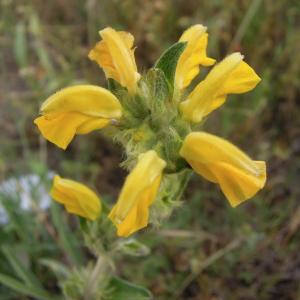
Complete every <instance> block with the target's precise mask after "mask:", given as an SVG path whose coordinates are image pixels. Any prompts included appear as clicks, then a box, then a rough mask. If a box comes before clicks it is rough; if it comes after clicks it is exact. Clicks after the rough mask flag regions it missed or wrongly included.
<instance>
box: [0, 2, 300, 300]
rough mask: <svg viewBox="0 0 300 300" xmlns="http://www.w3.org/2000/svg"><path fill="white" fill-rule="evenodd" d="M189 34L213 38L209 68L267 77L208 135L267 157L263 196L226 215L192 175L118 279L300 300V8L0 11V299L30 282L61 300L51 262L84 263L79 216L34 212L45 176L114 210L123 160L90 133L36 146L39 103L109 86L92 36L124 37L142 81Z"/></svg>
mask: <svg viewBox="0 0 300 300" xmlns="http://www.w3.org/2000/svg"><path fill="white" fill-rule="evenodd" d="M196 23H202V24H204V25H206V26H207V27H208V32H209V50H208V53H209V55H210V56H211V57H214V58H217V59H218V60H220V59H222V58H223V57H224V56H225V55H226V54H228V53H230V52H233V51H240V52H242V53H243V54H244V55H245V61H246V62H248V63H249V64H250V65H251V66H252V67H253V68H254V69H255V70H256V71H257V73H258V74H259V75H260V76H261V77H262V79H263V81H262V82H261V84H260V85H259V86H258V87H257V88H256V89H255V90H254V91H252V92H250V93H247V94H244V95H239V96H230V97H229V101H227V103H226V105H225V106H223V107H222V108H220V109H219V110H218V111H216V112H214V113H213V114H212V115H211V116H210V118H209V119H208V120H207V122H206V124H205V130H207V131H208V132H211V133H215V134H218V135H219V136H222V137H225V138H228V139H230V140H231V141H232V142H234V143H235V144H236V145H239V146H240V147H241V148H242V149H244V150H246V152H248V153H249V154H250V155H251V156H252V157H253V158H256V159H259V160H266V161H267V165H268V181H267V185H266V187H265V189H264V190H263V191H262V192H260V193H259V194H258V195H257V196H256V197H255V198H254V199H252V200H251V201H249V202H248V203H246V204H244V205H242V206H240V207H238V208H237V209H232V208H230V206H229V204H228V203H227V201H226V199H225V198H224V196H223V195H222V194H221V192H220V191H219V190H218V188H217V186H215V185H213V184H210V183H208V182H206V181H205V180H203V179H202V178H200V177H198V176H194V178H193V179H192V181H191V182H190V184H189V186H188V188H187V191H186V193H185V197H184V202H183V205H182V206H181V207H179V208H178V209H177V210H176V211H175V212H174V214H173V216H172V217H171V218H170V220H169V221H168V222H167V223H166V224H163V225H162V228H160V229H159V230H157V229H155V228H149V229H147V230H146V234H143V233H142V234H140V239H141V240H142V241H144V242H145V243H146V244H147V245H148V246H150V247H151V249H152V252H151V255H149V256H147V257H143V258H132V257H128V258H126V259H124V258H123V259H122V260H121V261H119V262H118V273H119V274H120V275H121V276H122V277H124V278H126V279H128V280H130V281H133V282H135V283H138V284H141V285H145V286H147V287H148V288H149V289H150V290H151V291H152V292H153V294H154V296H155V299H159V300H168V299H191V300H192V299H193V300H200V299H201V300H221V299H233V300H235V299H239V300H257V299H260V300H267V299H268V300H269V299H270V300H271V299H281V300H296V299H300V284H299V282H300V184H299V177H300V159H299V157H300V2H299V0H294V1H293V0H286V1H281V0H223V1H221V0H209V1H208V0H206V1H200V0H198V1H197V0H165V1H162V0H151V1H150V0H149V1H147V0H87V1H79V0H73V1H71V0H52V1H41V0H30V1H29V0H27V1H25V0H24V1H22V0H16V1H13V0H1V1H0V128H1V142H0V201H1V202H0V205H1V207H2V209H0V221H1V225H0V247H1V249H0V282H4V281H5V282H6V285H7V283H10V284H11V286H13V287H14V289H15V290H12V289H9V288H7V287H6V286H4V285H1V284H0V299H32V298H30V297H29V296H25V294H29V295H30V293H29V292H28V290H27V291H26V292H25V290H24V287H26V288H27V289H30V286H31V284H32V283H33V282H36V281H37V280H36V279H37V278H38V282H37V283H36V284H37V285H43V288H42V287H41V289H43V290H47V291H48V292H50V293H54V294H55V293H59V285H58V282H57V279H56V277H55V275H54V273H55V272H53V269H55V266H54V265H53V261H55V260H58V261H61V262H64V263H65V264H66V265H69V266H75V265H80V264H82V263H83V264H84V263H85V261H86V259H87V257H88V255H89V254H88V253H87V251H86V249H84V248H83V247H82V246H80V245H81V244H82V237H81V235H80V232H79V231H78V226H77V223H76V218H74V217H72V216H67V215H65V214H64V213H63V210H62V208H61V207H60V206H57V205H53V206H51V208H50V209H47V210H45V209H44V207H43V205H41V203H40V200H41V199H42V198H43V199H44V198H45V199H44V200H45V201H46V202H47V201H48V200H49V199H48V198H47V196H46V195H47V193H48V190H49V172H55V173H57V172H58V173H59V174H60V175H62V176H64V177H70V178H72V179H75V180H80V181H83V182H85V183H87V184H89V185H90V186H91V187H94V188H95V189H96V190H97V191H98V192H99V193H100V194H101V195H103V196H104V197H106V198H107V199H112V200H114V199H115V198H116V197H117V195H118V192H119V190H120V187H121V184H122V182H123V178H124V176H125V175H126V174H125V172H124V171H122V170H121V169H120V168H119V163H120V162H121V160H122V153H121V152H120V149H118V148H117V147H116V146H114V145H113V144H112V143H110V142H109V141H107V140H106V139H105V137H103V136H101V134H99V133H97V132H94V133H92V134H90V135H89V136H79V137H76V139H75V140H74V141H73V143H72V144H71V146H70V147H69V149H68V151H66V152H63V151H61V150H60V149H58V148H56V147H54V146H53V145H51V144H49V143H47V142H46V141H45V140H43V139H42V138H41V137H40V135H39V133H38V131H37V129H36V128H35V126H34V125H33V119H34V118H35V117H36V116H37V114H38V110H39V106H40V104H41V103H42V102H43V101H44V100H45V99H46V98H47V97H48V96H49V95H50V94H51V93H53V92H54V91H56V90H57V89H59V88H62V87H65V86H67V85H71V84H74V83H80V82H89V83H92V84H98V85H103V86H105V80H104V75H103V72H102V71H101V70H100V69H99V68H98V67H97V65H96V64H94V63H92V62H91V61H89V60H88V58H87V53H88V51H89V50H90V49H91V47H92V46H93V45H94V44H95V42H96V41H97V40H98V38H99V37H98V33H97V32H98V30H99V29H102V28H104V27H105V26H112V27H114V28H116V29H121V30H126V31H130V32H131V33H132V34H133V35H134V36H135V44H136V45H137V49H136V52H135V53H136V59H137V63H138V67H139V70H140V72H142V71H143V70H146V69H147V68H149V67H150V66H152V65H153V63H154V62H155V60H156V59H157V58H158V57H159V56H160V54H161V53H162V52H163V50H164V49H166V48H167V47H169V46H170V45H171V44H173V43H174V42H175V41H176V40H177V39H178V38H179V36H180V34H181V33H182V31H183V30H184V29H186V28H187V27H188V26H190V25H193V24H196ZM22 180H23V181H22ZM24 181H25V184H24ZM7 186H10V190H9V189H8V188H7ZM24 186H26V187H24ZM24 189H25V190H26V191H25V192H26V193H27V194H26V195H27V196H26V197H27V198H26V201H27V204H26V205H27V206H26V205H25V204H24V203H23V202H24V201H25V200H24ZM7 190H9V191H7ZM22 203H23V204H22ZM24 206H26V207H25V209H24ZM46 206H47V205H46ZM19 263H20V264H19ZM50 265H51V266H50ZM49 266H50V267H49ZM30 270H31V271H30ZM28 278H30V279H28ZM21 283H22V284H23V285H22V284H21ZM18 284H19V285H18ZM8 285H9V284H8ZM22 289H23V290H22ZM16 290H18V292H17V291H16ZM36 298H37V299H39V297H36ZM120 300H126V299H120ZM128 300H130V299H128Z"/></svg>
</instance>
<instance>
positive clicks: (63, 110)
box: [35, 25, 266, 236]
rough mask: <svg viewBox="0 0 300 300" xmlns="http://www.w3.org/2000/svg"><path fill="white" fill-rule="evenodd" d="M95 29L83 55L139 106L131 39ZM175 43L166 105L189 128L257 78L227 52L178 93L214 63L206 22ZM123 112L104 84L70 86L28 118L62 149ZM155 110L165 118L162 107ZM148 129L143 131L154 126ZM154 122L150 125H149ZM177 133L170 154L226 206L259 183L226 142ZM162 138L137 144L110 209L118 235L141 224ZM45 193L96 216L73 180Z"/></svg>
mask: <svg viewBox="0 0 300 300" xmlns="http://www.w3.org/2000/svg"><path fill="white" fill-rule="evenodd" d="M99 34H100V36H101V38H102V40H101V41H100V42H98V43H97V44H96V46H95V47H94V49H92V50H91V51H90V53H89V58H90V59H91V60H94V61H96V62H97V63H98V64H99V65H100V67H102V68H103V70H104V72H105V75H106V77H107V78H108V79H114V80H115V81H117V82H118V83H119V84H120V85H121V86H122V87H123V88H125V89H127V91H128V94H130V96H131V97H135V95H138V97H136V99H135V103H138V102H137V99H142V97H143V94H142V90H141V89H140V88H139V80H140V78H141V75H140V74H139V73H138V71H137V67H136V63H135V59H134V48H133V42H134V38H133V36H132V35H131V34H130V33H127V32H123V31H119V32H118V31H115V30H114V29H112V28H106V29H104V30H102V31H100V32H99ZM179 41H180V42H186V47H185V49H184V50H183V52H182V54H181V55H180V57H179V60H178V63H177V67H176V72H175V79H174V88H175V89H177V90H178V93H174V95H175V96H176V97H179V101H173V102H172V103H174V105H178V107H177V106H176V109H175V111H177V112H179V113H178V116H177V117H178V118H180V120H181V122H183V123H185V124H187V126H186V128H193V127H194V125H197V124H198V123H199V122H201V121H202V120H203V118H205V117H206V116H207V115H208V114H209V113H211V112H212V111H214V110H215V109H217V108H218V107H220V106H221V105H222V104H223V103H224V102H225V101H226V99H227V97H228V95H229V94H240V93H244V92H247V91H250V90H251V89H253V88H254V87H255V86H256V85H257V83H258V82H259V81H260V78H259V77H258V76H257V74H256V73H255V71H254V70H253V69H252V68H251V67H250V66H249V65H248V64H247V63H246V62H244V61H243V58H244V57H243V56H242V55H241V54H240V53H233V54H231V55H229V56H227V57H226V58H225V59H224V60H222V61H221V62H220V63H218V64H216V65H215V66H214V67H213V68H212V70H211V71H210V72H209V73H208V75H207V76H206V78H205V79H204V80H203V81H201V82H200V83H199V84H198V85H197V86H196V87H195V88H194V90H193V91H192V92H191V93H190V94H188V95H187V96H186V97H185V98H183V97H184V95H186V92H185V89H186V88H187V87H188V86H189V85H190V83H191V82H192V80H194V79H195V78H196V76H197V75H198V73H199V71H200V67H201V66H211V65H213V64H214V63H215V60H214V59H212V58H209V57H208V56H207V54H206V49H207V42H208V34H207V32H206V27H204V26H202V25H195V26H192V27H190V28H189V29H187V30H186V31H185V32H184V33H183V35H182V36H181V38H180V40H179ZM178 95H179V96H178ZM175 96H174V97H175ZM130 99H131V98H130ZM154 100H155V99H154ZM177 100H178V99H177ZM127 105H128V103H127ZM135 105H136V104H135ZM137 105H138V104H137ZM125 109H126V108H125V107H122V102H121V99H117V98H116V96H115V95H114V94H113V93H112V92H110V91H108V90H106V89H104V88H101V87H96V86H92V85H81V86H73V87H69V88H66V89H63V90H61V91H59V92H58V93H56V94H54V95H53V96H51V97H49V98H48V99H47V100H46V101H45V102H44V103H43V105H42V107H41V116H40V117H38V118H37V119H36V120H35V123H36V125H37V126H38V128H39V129H40V131H41V133H42V135H43V136H44V137H45V138H46V139H48V140H49V141H51V142H52V143H54V144H56V145H57V146H59V147H61V148H63V149H65V148H66V147H67V146H68V144H69V143H70V142H71V140H72V139H73V138H74V136H75V135H76V134H86V133H89V132H91V131H93V130H98V129H101V128H103V127H105V126H109V125H112V126H113V125H114V124H116V123H118V122H122V121H123V122H126V119H122V118H123V115H124V110H125ZM149 113H151V112H149ZM161 113H162V114H163V113H165V114H166V116H167V114H168V113H169V112H168V109H167V107H166V109H165V111H162V112H161ZM124 120H125V121H124ZM147 120H151V122H154V121H153V120H156V118H155V116H149V118H145V117H143V119H142V120H140V122H141V123H143V122H148V121H147ZM165 120H168V118H165ZM146 125H147V124H146ZM147 126H148V127H149V128H150V127H151V126H153V124H151V125H147ZM147 126H145V127H147ZM159 126H160V124H154V126H153V128H159ZM170 128H171V126H170ZM171 129H172V130H174V128H171ZM166 130H167V128H166ZM137 132H139V131H137ZM183 132H184V131H183ZM142 136H143V134H142ZM178 136H180V138H181V141H180V147H179V148H178V154H176V155H177V156H178V159H185V160H186V161H187V163H188V164H189V165H190V167H191V168H193V169H194V170H195V172H196V173H198V174H200V175H201V176H203V177H204V178H206V179H207V180H209V181H211V182H214V183H216V184H218V185H219V186H220V188H221V190H222V191H223V193H224V194H225V196H226V197H227V199H228V200H229V202H230V204H231V205H232V206H236V205H238V204H240V203H241V202H243V201H245V200H247V199H249V198H250V197H252V196H254V195H255V194H256V193H257V191H259V190H260V189H261V188H262V187H263V186H264V184H265V180H266V167H265V163H264V162H262V161H253V160H252V159H251V158H249V156H247V155H246V154H245V153H243V152H242V151H241V150H240V149H238V148H237V147H236V146H234V145H232V144H231V143H230V142H228V141H226V140H224V139H222V138H219V137H216V136H214V135H211V134H208V133H204V132H201V131H200V132H199V131H196V132H193V131H190V132H189V133H188V134H187V135H186V133H185V136H181V135H180V133H179V132H178V133H177V135H176V137H177V139H178ZM157 138H158V139H159V137H157ZM142 141H143V138H141V140H136V141H135V142H136V143H137V144H138V143H140V142H142ZM164 143H167V140H166V139H162V140H157V146H152V148H148V149H147V147H145V146H143V147H142V148H141V149H145V148H146V150H145V151H143V153H140V155H139V156H138V157H136V158H135V160H136V164H135V166H134V167H132V168H131V172H130V174H129V175H128V177H127V178H126V180H125V184H124V186H123V188H122V190H121V192H120V195H119V199H118V201H117V203H116V205H115V206H114V207H113V209H112V210H111V212H110V214H109V218H110V219H111V220H112V222H113V223H114V224H115V226H116V227H117V234H118V235H119V236H128V235H130V234H132V233H134V232H135V231H137V230H139V229H141V228H143V227H145V226H147V224H148V220H149V208H150V206H151V204H152V203H153V202H154V201H155V199H156V196H157V193H158V191H159V188H160V183H161V180H162V178H163V172H164V170H165V169H167V167H168V163H170V162H168V158H167V157H165V156H164V153H165V152H164V151H163V150H161V149H164V147H165V148H167V146H168V145H164ZM146 145H147V143H146ZM137 148H138V147H137ZM138 149H139V148H138ZM176 153H177V152H176ZM178 172H179V170H178ZM51 194H52V196H53V198H54V199H56V200H57V201H58V202H61V203H62V204H64V205H65V207H66V209H67V211H68V212H70V213H74V214H77V215H80V216H83V217H86V218H88V219H91V220H94V219H95V218H97V217H98V216H99V214H100V210H101V204H99V203H100V201H99V200H98V198H97V196H96V195H95V194H94V193H93V192H91V191H90V190H89V189H85V188H84V187H83V186H82V185H81V184H79V183H74V182H71V181H68V180H65V179H61V178H60V177H56V178H55V180H54V186H53V189H52V192H51Z"/></svg>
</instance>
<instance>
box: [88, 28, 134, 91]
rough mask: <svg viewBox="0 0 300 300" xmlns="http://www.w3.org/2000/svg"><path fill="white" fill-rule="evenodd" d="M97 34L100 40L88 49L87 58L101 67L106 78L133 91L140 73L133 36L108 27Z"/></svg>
mask: <svg viewBox="0 0 300 300" xmlns="http://www.w3.org/2000/svg"><path fill="white" fill-rule="evenodd" d="M99 34H100V36H101V38H102V40H101V41H100V42H98V43H97V44H96V46H95V47H94V48H93V49H92V50H91V51H90V53H89V58H90V59H91V60H94V61H96V62H97V63H98V64H99V66H100V67H101V68H103V70H104V72H105V75H106V77H107V78H113V79H114V80H116V81H118V82H119V83H120V84H121V85H122V86H124V87H126V88H127V89H128V90H129V92H131V93H134V92H135V91H136V87H137V82H138V80H139V79H140V74H139V73H138V72H137V67H136V63H135V58H134V49H133V43H134V38H133V36H132V35H131V34H130V33H128V32H123V31H118V32H117V31H115V30H114V29H112V28H110V27H107V28H105V29H103V30H101V31H99Z"/></svg>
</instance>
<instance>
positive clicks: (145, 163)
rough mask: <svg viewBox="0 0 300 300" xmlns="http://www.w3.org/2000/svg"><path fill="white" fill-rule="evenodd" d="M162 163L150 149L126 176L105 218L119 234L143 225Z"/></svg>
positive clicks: (145, 222)
mask: <svg viewBox="0 0 300 300" xmlns="http://www.w3.org/2000/svg"><path fill="white" fill-rule="evenodd" d="M165 166H166V163H165V161H164V160H162V159H161V158H159V156H158V155H157V153H156V152H155V151H153V150H150V151H148V152H146V153H144V154H141V155H140V156H139V159H138V163H137V165H136V166H135V168H134V169H133V170H132V171H131V173H130V174H129V175H128V176H127V178H126V181H125V184H124V186H123V188H122V191H121V193H120V196H119V199H118V202H117V204H116V205H115V206H114V207H113V209H112V211H111V212H110V214H109V218H110V219H111V220H112V221H113V223H114V224H115V225H116V226H117V229H118V235H119V236H128V235H130V234H132V233H133V232H135V231H137V230H139V229H141V228H143V227H146V226H147V224H148V217H149V212H148V210H149V207H150V205H151V204H152V203H153V201H154V200H155V197H156V194H157V191H158V189H159V186H160V181H161V176H162V171H163V169H164V167H165Z"/></svg>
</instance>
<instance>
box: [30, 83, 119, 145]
mask: <svg viewBox="0 0 300 300" xmlns="http://www.w3.org/2000/svg"><path fill="white" fill-rule="evenodd" d="M41 114H42V116H41V117H38V118H36V119H35V121H34V123H35V124H36V125H37V126H38V128H39V130H40V131H41V133H42V135H43V136H44V137H45V138H46V139H47V140H49V141H50V142H52V143H54V144H56V145H57V146H58V147H60V148H63V149H66V148H67V146H68V145H69V143H70V142H71V141H72V139H73V137H74V136H75V134H87V133H89V132H91V131H93V130H96V129H100V128H103V127H105V126H107V125H108V124H109V123H110V120H111V119H117V118H120V117H121V115H122V110H121V105H120V103H119V100H118V99H117V98H116V97H115V96H114V95H113V94H112V93H111V92H109V91H108V90H106V89H103V88H101V87H98V86H93V85H77V86H72V87H68V88H65V89H63V90H61V91H59V92H57V93H55V94H54V95H52V96H50V97H49V98H48V99H47V100H46V101H45V102H44V103H43V104H42V107H41Z"/></svg>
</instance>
